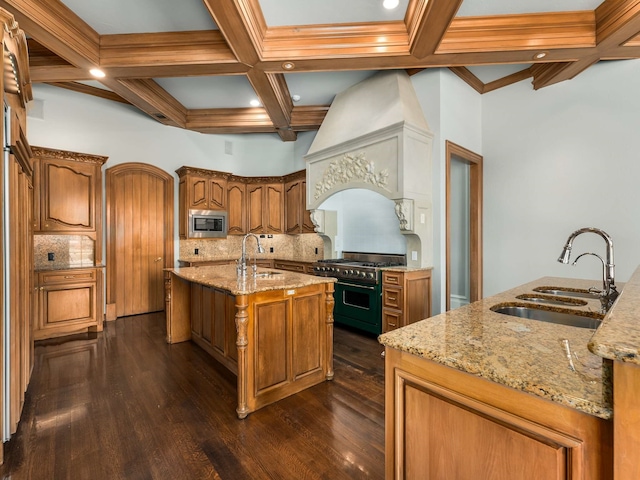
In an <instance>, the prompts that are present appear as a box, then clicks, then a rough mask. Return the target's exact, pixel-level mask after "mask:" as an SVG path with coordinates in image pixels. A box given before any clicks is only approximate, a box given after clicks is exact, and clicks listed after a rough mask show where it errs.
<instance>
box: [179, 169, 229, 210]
mask: <svg viewBox="0 0 640 480" xmlns="http://www.w3.org/2000/svg"><path fill="white" fill-rule="evenodd" d="M185 189H186V197H185V199H186V202H187V205H188V207H189V208H194V209H197V210H224V209H225V208H226V207H227V195H226V193H227V180H226V178H216V177H209V176H207V177H204V176H202V177H201V176H195V175H187V177H186V178H185Z"/></svg>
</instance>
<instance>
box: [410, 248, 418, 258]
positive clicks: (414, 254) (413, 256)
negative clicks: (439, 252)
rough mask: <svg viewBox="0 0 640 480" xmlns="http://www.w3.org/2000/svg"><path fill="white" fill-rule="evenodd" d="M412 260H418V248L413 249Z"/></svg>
mask: <svg viewBox="0 0 640 480" xmlns="http://www.w3.org/2000/svg"><path fill="white" fill-rule="evenodd" d="M411 260H418V252H417V251H416V250H412V251H411Z"/></svg>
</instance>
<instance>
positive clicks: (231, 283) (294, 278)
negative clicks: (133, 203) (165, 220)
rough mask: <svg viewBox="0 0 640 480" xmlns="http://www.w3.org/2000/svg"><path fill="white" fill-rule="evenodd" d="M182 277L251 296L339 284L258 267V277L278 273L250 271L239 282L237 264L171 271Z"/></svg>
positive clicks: (330, 279)
mask: <svg viewBox="0 0 640 480" xmlns="http://www.w3.org/2000/svg"><path fill="white" fill-rule="evenodd" d="M167 271H169V272H173V273H174V274H175V275H177V276H178V277H180V278H183V279H184V280H188V281H190V282H195V283H199V284H201V285H206V286H208V287H215V288H221V289H223V290H226V291H228V292H230V293H231V294H232V295H250V294H252V293H257V292H266V291H269V290H285V289H292V288H302V287H307V286H309V285H316V284H321V283H330V282H331V283H333V282H335V281H336V279H335V278H332V277H316V276H315V275H306V274H303V273H295V272H288V271H284V270H275V269H272V268H258V270H257V271H258V275H260V274H265V273H269V272H275V274H274V275H269V276H262V277H261V276H258V277H257V278H254V277H253V276H252V275H251V269H250V268H249V272H248V275H247V277H246V278H245V279H239V278H238V277H237V275H236V267H235V265H221V266H206V267H184V268H169V269H167Z"/></svg>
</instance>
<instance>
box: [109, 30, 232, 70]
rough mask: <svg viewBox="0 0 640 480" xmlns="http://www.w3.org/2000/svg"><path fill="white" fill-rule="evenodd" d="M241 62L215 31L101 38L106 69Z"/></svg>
mask: <svg viewBox="0 0 640 480" xmlns="http://www.w3.org/2000/svg"><path fill="white" fill-rule="evenodd" d="M238 63H239V62H238V60H237V59H236V57H235V55H234V54H233V52H232V51H231V49H230V48H229V47H228V45H227V43H226V41H225V39H224V37H223V36H222V34H221V33H220V32H218V31H215V30H210V31H195V32H166V33H141V34H124V35H102V36H101V37H100V66H101V67H103V68H105V69H108V68H109V67H113V66H115V67H148V66H159V65H164V66H166V65H170V66H185V65H192V64H197V65H218V66H219V65H221V64H234V65H235V64H238Z"/></svg>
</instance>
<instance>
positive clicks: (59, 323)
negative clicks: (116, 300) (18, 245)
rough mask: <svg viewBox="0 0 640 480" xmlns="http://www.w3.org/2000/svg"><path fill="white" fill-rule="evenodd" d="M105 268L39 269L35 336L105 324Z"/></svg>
mask: <svg viewBox="0 0 640 480" xmlns="http://www.w3.org/2000/svg"><path fill="white" fill-rule="evenodd" d="M102 277H103V274H102V268H73V269H68V270H50V271H40V272H38V273H37V284H36V289H37V292H38V295H37V321H36V322H35V325H34V331H33V336H34V339H35V340H42V339H45V338H52V337H58V336H62V335H70V334H73V333H80V332H87V331H89V332H101V331H102V328H103V310H102V308H101V306H102V303H103V302H102V296H103V293H102V290H103V278H102Z"/></svg>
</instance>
